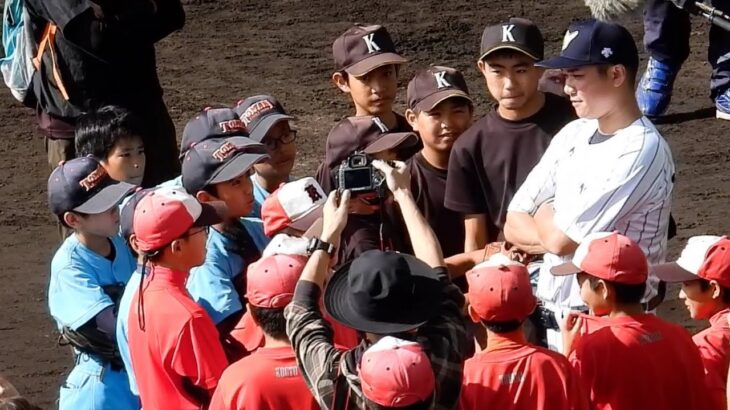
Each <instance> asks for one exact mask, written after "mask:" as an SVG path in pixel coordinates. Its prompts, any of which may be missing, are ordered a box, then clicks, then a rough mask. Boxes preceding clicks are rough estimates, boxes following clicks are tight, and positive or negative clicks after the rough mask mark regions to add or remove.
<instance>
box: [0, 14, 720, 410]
mask: <svg viewBox="0 0 730 410" xmlns="http://www.w3.org/2000/svg"><path fill="white" fill-rule="evenodd" d="M558 3H560V6H556V5H557V4H558ZM345 5H346V6H345ZM345 8H347V9H345ZM186 10H187V24H186V26H185V28H184V29H183V30H182V31H181V32H179V33H176V34H174V35H173V36H171V37H169V38H168V39H166V40H164V41H163V42H162V43H161V44H160V45H159V47H158V56H159V58H158V61H159V73H160V78H161V81H162V84H163V87H164V89H165V93H166V101H167V105H168V107H169V108H170V112H171V114H172V116H173V119H174V120H175V122H176V126H177V129H178V134H180V132H181V131H182V128H183V126H184V124H185V122H186V120H187V119H188V118H190V117H191V116H192V115H193V113H194V112H195V111H196V110H198V109H200V108H202V107H203V106H205V105H207V104H214V103H228V104H232V103H233V102H235V101H236V100H238V99H240V98H242V97H243V96H247V95H253V94H259V93H270V94H273V95H275V96H277V97H278V98H279V99H280V100H281V101H283V102H284V104H285V106H286V107H287V108H288V109H289V110H291V112H293V113H294V114H295V115H297V116H298V117H299V119H300V121H299V122H298V128H299V129H300V130H301V132H300V135H301V139H300V140H299V141H298V142H299V149H300V151H299V152H300V156H299V159H298V165H297V168H296V173H297V174H299V175H305V174H307V173H308V172H312V171H313V170H314V168H315V167H316V164H317V163H318V162H319V161H320V159H321V155H322V152H323V141H324V139H325V137H326V135H327V132H328V131H329V129H330V128H331V127H332V126H333V125H334V124H335V122H336V121H338V120H339V119H341V118H343V117H345V116H347V115H348V114H350V113H351V111H352V110H351V108H350V106H349V103H348V102H347V100H346V98H345V97H344V96H342V95H340V94H339V93H338V92H336V91H335V89H334V87H333V86H331V84H330V83H329V81H328V78H329V75H330V71H331V69H332V64H333V63H332V62H331V54H330V46H331V42H332V41H333V40H334V39H335V38H336V37H337V35H339V34H340V33H341V32H342V31H344V30H345V29H346V28H347V27H348V26H349V25H350V24H352V23H381V24H384V25H386V26H387V27H388V29H389V31H390V33H391V34H392V35H393V37H394V39H395V41H396V43H397V45H398V47H399V49H400V50H401V52H402V53H403V54H404V55H405V56H406V57H408V58H409V59H410V63H409V64H408V66H407V67H406V68H405V70H404V71H403V72H402V73H401V78H402V84H403V85H404V86H405V84H406V83H407V81H408V79H409V78H410V76H411V74H412V73H413V70H414V69H416V68H418V67H424V66H427V65H429V64H432V63H438V64H441V65H450V66H453V67H456V68H459V69H461V70H463V72H464V73H465V74H466V75H467V79H468V82H469V86H470V89H471V91H472V93H473V95H474V96H475V97H476V100H477V115H482V114H483V113H484V112H486V110H487V109H488V100H487V97H486V89H485V85H484V83H483V80H482V79H481V78H480V77H479V76H478V73H477V71H476V67H475V59H476V57H477V53H478V47H479V39H480V35H481V32H482V29H483V28H484V26H485V25H487V24H494V23H497V22H499V21H502V20H503V19H505V18H507V17H509V16H515V15H522V16H526V17H528V18H530V19H532V20H534V21H535V22H537V23H538V24H539V25H540V26H541V28H542V30H543V33H544V35H545V37H546V40H547V42H548V45H549V47H548V51H549V52H550V53H553V52H556V51H557V50H558V47H559V44H560V42H561V39H562V35H563V33H564V31H565V29H566V27H567V25H568V24H569V23H570V21H571V20H572V19H576V18H580V17H585V16H587V14H588V12H587V10H586V9H585V8H584V7H583V6H582V1H578V0H570V1H566V2H553V1H549V0H539V1H530V0H522V1H515V0H513V1H508V0H488V1H482V2H474V1H466V0H451V1H448V2H442V1H435V0H421V1H416V0H407V1H401V2H392V1H363V2H333V1H324V0H307V1H304V0H280V1H273V2H272V1H262V0H249V1H246V2H242V1H235V0H216V1H212V0H188V1H186ZM626 23H627V25H628V26H629V27H631V29H632V31H633V33H634V35H635V36H636V38H637V39H640V38H641V28H640V25H639V23H640V19H639V16H638V15H635V16H631V17H628V18H627V19H626ZM707 31H708V26H707V25H706V24H705V23H702V22H699V21H696V24H695V31H693V33H692V45H693V51H692V55H691V56H690V59H689V61H688V62H687V63H686V64H685V67H684V68H683V70H682V73H681V76H680V78H679V79H678V81H677V86H676V88H675V99H674V101H673V104H672V107H671V109H670V115H669V116H668V118H666V120H665V121H664V122H665V124H663V125H661V126H660V129H661V131H662V132H663V134H664V136H665V137H666V138H667V139H668V140H669V142H670V145H671V147H672V150H673V153H674V158H675V161H676V163H677V176H676V180H677V183H676V185H675V191H674V199H675V206H674V215H675V217H676V219H677V221H678V225H679V235H678V237H677V238H675V239H674V240H673V241H672V242H671V250H672V256H674V255H676V253H677V250H678V249H679V248H680V247H681V244H682V243H683V242H684V241H685V240H686V239H687V238H688V237H690V236H692V235H695V234H701V233H727V232H728V231H729V229H728V221H727V218H728V210H727V209H726V208H725V207H726V204H727V203H726V201H727V199H728V197H729V196H730V190H729V189H728V187H729V185H728V181H729V180H730V170H729V169H728V168H727V166H726V164H727V163H728V160H730V148H729V147H730V145H729V144H728V143H727V141H726V140H725V138H726V137H727V135H728V131H729V130H730V123H723V122H720V121H718V120H715V119H713V118H711V116H714V110H712V109H711V107H712V104H711V101H710V100H709V99H708V96H707V95H708V85H709V77H708V76H709V72H710V69H709V65H708V64H707V63H706V61H705V55H706V47H707ZM3 90H4V89H3ZM0 94H2V96H1V97H0V104H1V105H2V110H0V136H2V137H1V138H0V175H2V177H0V260H2V261H4V262H3V264H4V267H3V268H2V269H0V304H1V306H2V307H1V310H0V312H2V314H1V315H0V373H1V374H4V375H5V376H7V377H8V378H9V379H10V380H11V381H13V382H14V383H15V384H16V386H17V388H18V389H19V390H20V391H21V392H22V393H24V394H26V395H27V396H28V397H29V398H30V399H31V400H32V401H34V402H36V403H37V404H39V405H41V406H42V407H43V408H54V407H55V400H56V399H57V395H58V387H59V385H60V384H61V382H62V380H63V379H64V377H65V375H66V374H67V372H68V371H69V370H70V369H71V367H72V359H71V355H70V352H69V350H68V348H61V347H58V346H57V343H56V342H57V333H56V331H55V326H54V325H53V322H52V320H51V317H50V315H49V313H48V308H47V303H46V292H47V285H48V272H49V261H50V259H51V256H52V254H53V251H54V250H55V248H56V246H57V245H58V239H57V238H58V236H57V233H56V228H55V225H54V223H53V219H52V217H51V216H50V215H49V212H48V210H47V206H46V192H45V186H46V178H47V176H48V173H49V170H48V169H47V165H46V160H45V151H44V147H43V140H42V139H41V138H40V137H39V135H38V134H37V133H36V131H35V126H34V121H33V116H32V112H30V111H29V110H28V109H26V108H23V107H22V106H20V105H19V104H17V103H15V101H14V100H13V99H12V98H11V96H10V93H9V92H7V91H3V92H2V93H0ZM404 99H405V90H404V89H403V90H402V91H401V95H400V102H401V104H402V102H403V100H404ZM400 107H401V108H402V105H401V106H400ZM676 294H677V290H676V289H670V298H671V299H672V300H670V301H668V302H665V303H664V305H663V306H662V307H661V309H660V314H661V315H662V316H663V317H665V318H669V319H671V320H675V321H681V322H682V323H684V324H685V325H687V326H688V327H689V328H690V330H692V331H694V330H696V326H695V324H693V323H690V322H689V321H688V320H687V314H686V312H685V310H684V306H682V304H681V303H678V302H677V301H676V300H675V299H676Z"/></svg>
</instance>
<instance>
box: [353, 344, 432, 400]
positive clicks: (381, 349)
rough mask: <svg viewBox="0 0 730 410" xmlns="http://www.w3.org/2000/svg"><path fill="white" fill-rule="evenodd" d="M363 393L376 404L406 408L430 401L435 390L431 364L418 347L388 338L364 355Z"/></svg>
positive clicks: (362, 364) (359, 370) (362, 371)
mask: <svg viewBox="0 0 730 410" xmlns="http://www.w3.org/2000/svg"><path fill="white" fill-rule="evenodd" d="M358 373H359V375H360V381H361V383H362V393H363V394H364V395H365V397H366V398H367V399H368V400H370V401H372V402H373V403H376V404H379V405H381V406H386V407H395V408H399V407H406V406H410V405H413V404H416V403H419V402H423V401H426V400H428V399H429V398H430V397H431V396H432V395H433V392H434V390H435V388H436V378H435V377H434V375H433V369H432V368H431V361H430V360H428V356H426V353H424V352H423V349H421V346H420V345H419V344H418V343H415V342H410V341H406V340H402V339H398V338H395V337H393V336H386V337H384V338H382V339H380V340H379V341H378V342H377V343H375V344H374V345H372V346H370V348H368V350H367V351H365V353H363V356H362V360H361V361H360V367H359V368H358Z"/></svg>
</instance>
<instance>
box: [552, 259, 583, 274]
mask: <svg viewBox="0 0 730 410" xmlns="http://www.w3.org/2000/svg"><path fill="white" fill-rule="evenodd" d="M580 272H582V270H581V269H580V268H579V267H577V266H575V264H573V262H566V263H563V264H561V265H557V266H553V267H552V268H550V273H552V274H553V276H568V275H575V274H576V273H580Z"/></svg>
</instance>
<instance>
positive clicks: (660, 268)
mask: <svg viewBox="0 0 730 410" xmlns="http://www.w3.org/2000/svg"><path fill="white" fill-rule="evenodd" d="M649 272H651V273H652V274H653V275H655V276H656V277H657V278H659V279H661V280H663V281H664V282H686V281H688V280H695V279H700V277H699V276H697V275H695V274H694V273H692V272H690V271H688V270H686V269H684V268H683V267H681V266H679V265H678V264H677V263H676V262H669V263H661V264H658V265H653V266H651V267H650V268H649Z"/></svg>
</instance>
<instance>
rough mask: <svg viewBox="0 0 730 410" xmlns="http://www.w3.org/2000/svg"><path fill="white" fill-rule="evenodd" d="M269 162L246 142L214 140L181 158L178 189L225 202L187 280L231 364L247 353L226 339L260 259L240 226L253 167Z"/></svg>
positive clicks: (249, 195)
mask: <svg viewBox="0 0 730 410" xmlns="http://www.w3.org/2000/svg"><path fill="white" fill-rule="evenodd" d="M268 158H269V155H268V153H267V149H266V147H265V146H264V145H263V144H260V143H258V142H255V141H253V140H251V139H249V138H246V137H228V138H213V139H209V140H205V141H202V142H200V143H198V144H195V145H194V146H193V147H192V148H190V150H188V151H187V152H186V153H185V158H184V159H183V163H182V184H183V187H184V188H185V190H186V191H187V192H188V193H189V194H190V195H193V196H195V197H196V198H197V199H198V200H199V201H200V202H203V203H207V202H216V201H223V202H224V203H225V204H226V207H227V208H228V212H227V213H226V218H225V219H224V220H223V221H221V222H219V223H217V224H215V225H213V229H212V230H211V231H210V235H209V236H208V241H207V243H206V248H207V249H208V253H207V255H206V257H205V263H203V264H202V266H199V267H197V268H195V269H193V270H192V271H191V273H190V278H189V279H188V281H187V289H188V291H189V292H190V296H192V298H193V299H194V300H195V301H196V302H198V304H199V305H200V306H202V307H203V309H205V310H206V311H207V312H208V315H210V317H211V319H213V323H215V325H216V326H217V327H218V331H219V333H220V337H221V341H222V342H223V344H224V348H225V349H226V353H227V354H228V357H229V358H230V359H231V360H236V359H239V358H241V357H243V356H244V355H245V354H246V351H245V349H244V348H243V346H242V345H241V344H240V343H238V342H236V341H235V340H234V339H233V338H232V337H230V333H231V331H232V330H233V329H234V328H235V325H236V324H237V323H238V322H239V320H240V319H241V317H242V316H243V313H244V309H243V302H242V295H243V293H244V290H245V289H244V285H243V284H244V283H245V282H244V279H243V278H244V276H243V272H244V270H245V268H246V266H247V265H249V264H251V263H253V262H255V261H256V260H258V259H259V258H260V257H261V254H260V252H259V249H258V248H257V247H256V245H255V244H254V242H253V240H252V238H251V235H250V233H249V232H248V230H247V229H246V228H245V227H244V226H243V224H242V223H241V219H240V218H242V217H244V216H247V215H250V214H251V210H252V208H253V203H254V199H253V185H252V183H251V172H253V167H254V166H255V164H258V163H260V162H262V161H265V160H267V159H268Z"/></svg>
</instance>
